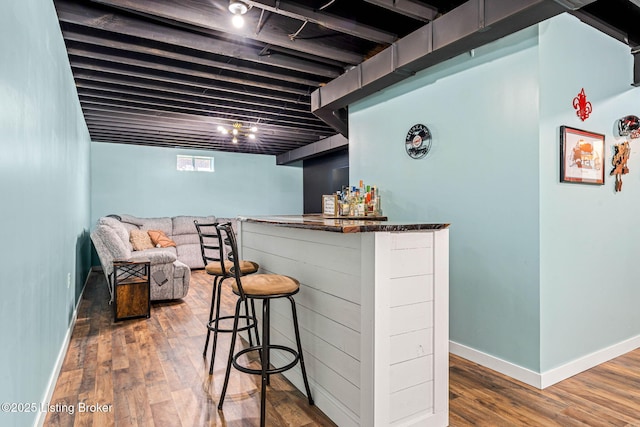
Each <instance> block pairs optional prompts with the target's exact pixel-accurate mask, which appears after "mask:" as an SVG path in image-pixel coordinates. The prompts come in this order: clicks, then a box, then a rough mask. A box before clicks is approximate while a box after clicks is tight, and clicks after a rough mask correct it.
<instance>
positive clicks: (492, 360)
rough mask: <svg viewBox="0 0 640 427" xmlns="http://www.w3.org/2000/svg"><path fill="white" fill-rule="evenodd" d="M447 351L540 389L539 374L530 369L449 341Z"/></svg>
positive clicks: (540, 380)
mask: <svg viewBox="0 0 640 427" xmlns="http://www.w3.org/2000/svg"><path fill="white" fill-rule="evenodd" d="M449 351H450V352H451V353H453V354H455V355H456V356H460V357H462V358H465V359H467V360H470V361H472V362H474V363H477V364H478V365H482V366H484V367H486V368H489V369H493V370H494V371H497V372H500V373H501V374H504V375H507V376H509V377H511V378H515V379H516V380H518V381H522V382H523V383H525V384H529V385H531V386H533V387H537V388H542V387H541V384H542V379H541V376H540V374H539V373H537V372H534V371H532V370H530V369H527V368H523V367H522V366H518V365H516V364H514V363H511V362H507V361H506V360H503V359H500V358H498V357H495V356H492V355H490V354H487V353H483V352H481V351H479V350H476V349H474V348H471V347H467V346H465V345H463V344H458V343H457V342H454V341H449Z"/></svg>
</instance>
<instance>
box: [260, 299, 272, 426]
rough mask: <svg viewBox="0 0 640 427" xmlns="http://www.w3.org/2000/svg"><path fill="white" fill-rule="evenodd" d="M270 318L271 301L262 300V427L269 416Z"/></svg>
mask: <svg viewBox="0 0 640 427" xmlns="http://www.w3.org/2000/svg"><path fill="white" fill-rule="evenodd" d="M270 323H271V322H270V317H269V300H268V299H264V300H262V373H261V377H262V381H261V384H260V386H261V387H260V390H261V391H260V427H264V425H265V420H266V415H267V384H269V374H268V372H267V371H268V369H269V343H270V342H271V337H270V333H269V328H270V325H269V324H270Z"/></svg>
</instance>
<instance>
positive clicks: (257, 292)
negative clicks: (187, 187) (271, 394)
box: [217, 223, 313, 427]
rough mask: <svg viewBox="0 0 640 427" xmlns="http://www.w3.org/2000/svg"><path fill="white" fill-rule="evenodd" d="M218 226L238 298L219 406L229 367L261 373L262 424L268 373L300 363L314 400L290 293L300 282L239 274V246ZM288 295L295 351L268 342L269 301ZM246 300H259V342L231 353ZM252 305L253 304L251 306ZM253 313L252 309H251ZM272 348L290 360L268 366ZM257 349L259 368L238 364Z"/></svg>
mask: <svg viewBox="0 0 640 427" xmlns="http://www.w3.org/2000/svg"><path fill="white" fill-rule="evenodd" d="M217 228H218V239H220V244H221V245H222V238H223V235H224V237H225V240H228V243H229V244H230V246H231V253H232V254H233V260H234V261H233V268H232V270H231V272H232V273H233V277H232V278H228V279H227V280H228V281H230V282H231V288H232V289H233V292H234V293H235V294H236V295H238V301H237V303H236V310H235V315H234V320H233V332H232V335H231V349H230V351H229V360H228V361H227V371H226V373H225V377H224V385H223V386H222V393H221V395H220V402H219V403H218V409H219V410H222V405H223V403H224V397H225V394H226V392H227V385H228V384H229V375H230V373H231V366H232V365H233V367H234V368H236V369H237V370H239V371H240V372H244V373H247V374H253V375H260V376H261V392H260V393H261V394H260V426H261V427H264V425H265V416H266V404H265V403H266V395H267V394H266V391H267V390H266V387H267V385H268V384H269V376H270V375H272V374H277V373H280V372H284V371H287V370H289V369H291V368H293V367H294V366H295V365H296V364H297V363H298V362H300V369H301V370H302V378H303V380H304V386H305V389H306V391H307V399H308V400H309V405H313V399H312V397H311V390H310V389H309V381H308V380H307V371H306V369H305V366H304V358H303V357H302V345H301V343H300V330H299V328H298V315H297V312H296V303H295V301H294V300H293V295H295V294H297V293H298V291H299V290H300V283H299V282H298V281H297V280H296V279H294V278H292V277H289V276H283V275H280V274H253V275H250V276H242V275H241V274H240V273H239V271H240V263H239V262H238V261H236V260H237V259H238V256H237V254H238V246H237V242H236V238H235V234H234V232H233V229H232V228H231V224H229V223H226V224H220V225H218V226H217ZM276 298H287V299H288V300H289V301H290V302H291V313H292V316H293V328H294V331H295V336H296V345H297V351H296V350H294V349H293V348H290V347H286V346H283V345H276V344H271V342H270V333H269V328H270V317H269V316H270V311H269V303H270V301H271V300H272V299H276ZM247 300H251V301H252V303H253V301H254V300H262V345H260V343H259V342H258V343H257V345H255V346H254V345H252V344H251V343H250V344H249V347H247V348H245V349H243V350H240V351H238V352H236V353H234V348H235V343H236V337H237V335H238V332H239V331H240V330H241V329H240V328H238V322H239V320H240V319H242V318H243V316H241V315H240V307H241V306H242V304H243V303H246V301H247ZM252 306H253V305H252ZM254 314H255V312H254ZM272 349H277V350H282V351H285V352H288V353H290V354H291V355H293V361H292V362H290V363H288V364H287V365H285V366H282V367H280V368H271V367H270V357H269V353H270V351H271V350H272ZM252 351H257V352H258V355H259V356H260V358H259V359H260V365H261V366H260V369H252V368H249V367H246V366H243V365H241V364H240V363H239V362H238V359H239V358H240V357H241V356H242V355H244V354H247V353H249V352H252Z"/></svg>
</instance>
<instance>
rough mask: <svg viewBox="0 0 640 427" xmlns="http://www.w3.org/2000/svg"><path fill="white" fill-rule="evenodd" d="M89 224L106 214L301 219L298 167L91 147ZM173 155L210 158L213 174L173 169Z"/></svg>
mask: <svg viewBox="0 0 640 427" xmlns="http://www.w3.org/2000/svg"><path fill="white" fill-rule="evenodd" d="M91 147H92V149H91V182H92V184H91V217H92V218H91V219H92V224H95V222H96V221H97V219H98V218H100V217H101V216H104V215H108V214H110V213H126V214H131V215H135V216H140V217H159V216H175V215H215V216H217V217H223V218H230V217H236V216H238V215H275V214H301V213H302V209H303V200H302V194H303V191H302V164H301V162H298V163H297V164H294V165H292V166H278V165H276V159H275V156H264V155H256V154H237V153H224V152H218V151H204V150H182V149H173V148H157V147H156V148H154V147H145V146H136V145H125V144H113V143H92V144H91ZM177 155H192V156H208V157H213V158H214V159H215V160H214V163H215V172H181V171H177V170H176V156H177Z"/></svg>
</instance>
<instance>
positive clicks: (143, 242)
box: [129, 230, 153, 251]
mask: <svg viewBox="0 0 640 427" xmlns="http://www.w3.org/2000/svg"><path fill="white" fill-rule="evenodd" d="M129 240H130V241H131V245H133V250H134V251H143V250H145V249H151V248H153V242H151V238H150V237H149V234H148V233H147V232H146V231H145V230H131V231H130V237H129Z"/></svg>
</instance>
